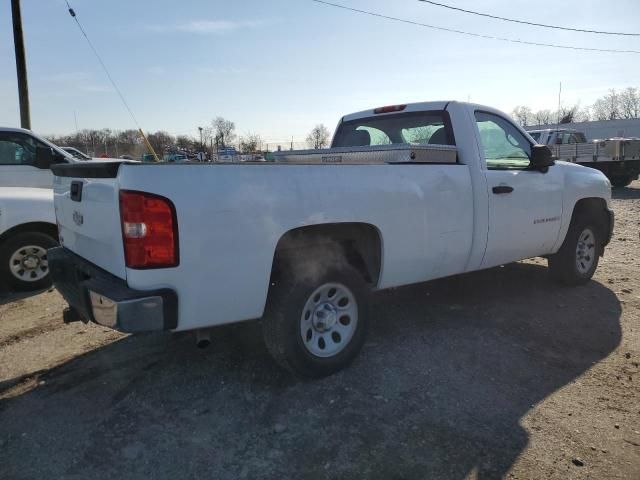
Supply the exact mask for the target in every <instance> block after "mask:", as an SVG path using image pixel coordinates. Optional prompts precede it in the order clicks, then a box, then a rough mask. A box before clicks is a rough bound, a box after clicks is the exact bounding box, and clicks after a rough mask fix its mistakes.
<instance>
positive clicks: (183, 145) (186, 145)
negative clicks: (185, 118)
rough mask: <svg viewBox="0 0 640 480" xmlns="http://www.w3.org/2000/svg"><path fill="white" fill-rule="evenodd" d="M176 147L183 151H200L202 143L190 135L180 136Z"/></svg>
mask: <svg viewBox="0 0 640 480" xmlns="http://www.w3.org/2000/svg"><path fill="white" fill-rule="evenodd" d="M176 147H178V148H179V149H181V150H198V149H199V148H200V141H199V140H196V139H194V138H193V137H190V136H188V135H178V136H177V137H176Z"/></svg>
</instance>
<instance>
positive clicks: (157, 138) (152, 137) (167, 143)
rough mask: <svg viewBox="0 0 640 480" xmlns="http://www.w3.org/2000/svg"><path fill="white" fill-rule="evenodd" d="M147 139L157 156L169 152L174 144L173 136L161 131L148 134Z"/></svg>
mask: <svg viewBox="0 0 640 480" xmlns="http://www.w3.org/2000/svg"><path fill="white" fill-rule="evenodd" d="M147 139H148V140H149V143H150V144H151V146H152V147H153V149H154V150H155V151H156V153H157V154H158V155H161V154H162V153H163V152H165V151H168V150H170V149H171V147H172V146H173V145H174V144H175V138H173V135H171V134H169V133H167V132H163V131H159V132H155V133H149V134H148V135H147Z"/></svg>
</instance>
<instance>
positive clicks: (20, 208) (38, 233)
mask: <svg viewBox="0 0 640 480" xmlns="http://www.w3.org/2000/svg"><path fill="white" fill-rule="evenodd" d="M57 244H58V229H57V227H56V220H55V215H54V211H53V190H51V189H45V188H24V187H0V282H1V283H4V284H6V285H8V286H9V288H11V289H13V290H38V289H41V288H45V287H47V286H49V285H50V284H51V278H50V275H49V264H48V257H47V249H49V248H51V247H54V246H56V245H57Z"/></svg>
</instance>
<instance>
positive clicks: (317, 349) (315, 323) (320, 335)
mask: <svg viewBox="0 0 640 480" xmlns="http://www.w3.org/2000/svg"><path fill="white" fill-rule="evenodd" d="M357 326H358V304H357V303H356V298H355V296H354V295H353V293H352V292H351V290H349V289H348V288H347V287H346V286H344V285H342V284H340V283H325V284H323V285H321V286H320V287H318V288H316V289H315V290H314V291H313V293H312V294H311V295H309V298H308V299H307V301H306V303H305V305H304V308H303V309H302V315H301V317H300V336H301V337H302V343H303V345H304V346H305V348H306V349H307V351H309V353H311V354H312V355H315V356H316V357H322V358H327V357H333V356H335V355H337V354H339V353H340V352H341V351H342V350H344V349H345V348H346V346H347V345H348V344H349V342H350V341H351V338H353V334H354V333H355V331H356V328H357Z"/></svg>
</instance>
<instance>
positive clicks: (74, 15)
mask: <svg viewBox="0 0 640 480" xmlns="http://www.w3.org/2000/svg"><path fill="white" fill-rule="evenodd" d="M65 3H66V4H67V8H68V9H69V15H71V18H73V19H74V20H75V21H76V24H77V25H78V28H79V29H80V32H82V35H83V36H84V38H85V39H86V40H87V43H88V44H89V47H91V50H92V51H93V54H94V55H95V56H96V58H97V59H98V62H100V65H102V69H103V70H104V73H106V74H107V78H108V79H109V81H110V82H111V85H113V88H114V90H115V91H116V93H117V94H118V96H119V97H120V100H122V103H123V104H124V106H125V108H126V109H127V111H128V112H129V115H131V119H132V120H133V123H135V125H136V127H138V132H140V135H142V139H143V140H144V143H145V144H146V145H147V148H148V149H149V150H150V151H151V153H152V154H153V158H155V160H156V162H159V161H160V159H159V158H158V155H157V154H156V152H155V150H154V149H153V147H152V146H151V143H149V139H148V138H147V136H146V135H145V134H144V132H143V131H142V127H140V124H139V123H138V119H137V118H136V116H135V115H134V114H133V110H131V107H130V106H129V104H128V103H127V101H126V100H125V98H124V95H123V94H122V92H121V91H120V89H119V88H118V85H116V82H115V80H114V79H113V77H112V76H111V74H110V73H109V70H108V69H107V66H106V65H105V63H104V62H103V61H102V57H100V54H99V53H98V51H97V50H96V47H94V46H93V43H91V40H89V36H88V35H87V32H86V31H85V30H84V28H82V25H81V24H80V20H78V17H77V14H76V12H75V10H74V9H73V8H71V5H69V1H68V0H65Z"/></svg>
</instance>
